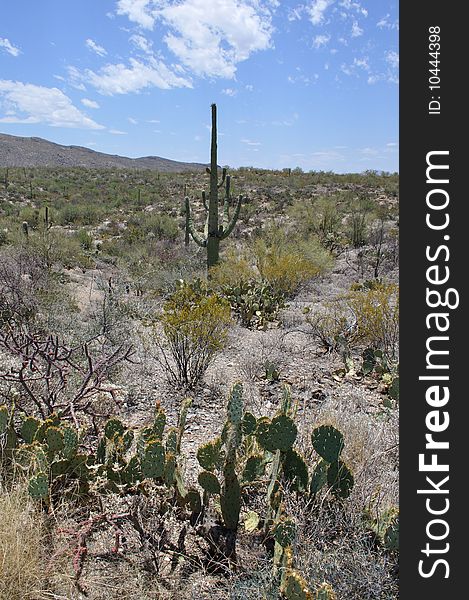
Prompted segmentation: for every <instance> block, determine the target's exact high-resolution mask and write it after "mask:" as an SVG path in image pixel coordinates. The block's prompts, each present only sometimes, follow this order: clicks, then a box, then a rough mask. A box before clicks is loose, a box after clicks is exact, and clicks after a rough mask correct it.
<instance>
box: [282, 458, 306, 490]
mask: <svg viewBox="0 0 469 600" xmlns="http://www.w3.org/2000/svg"><path fill="white" fill-rule="evenodd" d="M282 472H283V475H284V477H285V479H286V480H287V481H289V482H290V489H291V490H293V491H295V492H304V491H305V490H306V489H307V488H308V479H309V476H308V467H307V466H306V462H305V460H304V458H303V457H302V456H301V454H299V453H298V452H296V450H293V449H290V450H288V451H287V452H285V456H284V458H283V464H282Z"/></svg>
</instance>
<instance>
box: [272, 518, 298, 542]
mask: <svg viewBox="0 0 469 600" xmlns="http://www.w3.org/2000/svg"><path fill="white" fill-rule="evenodd" d="M273 533H274V538H275V541H276V542H277V543H278V544H280V546H282V548H286V547H287V546H291V545H292V544H293V541H294V539H295V535H296V525H295V522H294V521H293V519H289V518H287V517H282V518H281V519H280V521H278V523H276V524H275V526H274V531H273Z"/></svg>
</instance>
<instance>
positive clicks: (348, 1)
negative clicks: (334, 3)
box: [340, 0, 368, 17]
mask: <svg viewBox="0 0 469 600" xmlns="http://www.w3.org/2000/svg"><path fill="white" fill-rule="evenodd" d="M340 6H341V7H342V8H345V9H346V10H349V11H352V10H355V11H356V12H358V13H360V14H362V15H363V16H364V17H367V16H368V11H367V10H366V8H363V6H362V5H361V4H360V3H359V2H353V1H352V0H341V2H340Z"/></svg>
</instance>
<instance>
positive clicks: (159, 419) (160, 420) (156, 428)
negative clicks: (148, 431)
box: [152, 406, 166, 440]
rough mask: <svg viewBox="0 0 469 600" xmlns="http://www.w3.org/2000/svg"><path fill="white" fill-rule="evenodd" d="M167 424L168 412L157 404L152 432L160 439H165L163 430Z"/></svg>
mask: <svg viewBox="0 0 469 600" xmlns="http://www.w3.org/2000/svg"><path fill="white" fill-rule="evenodd" d="M165 425H166V414H165V413H164V411H163V409H162V408H161V406H157V407H156V410H155V418H154V419H153V427H152V433H153V436H154V437H155V438H157V439H159V440H162V439H163V432H164V428H165Z"/></svg>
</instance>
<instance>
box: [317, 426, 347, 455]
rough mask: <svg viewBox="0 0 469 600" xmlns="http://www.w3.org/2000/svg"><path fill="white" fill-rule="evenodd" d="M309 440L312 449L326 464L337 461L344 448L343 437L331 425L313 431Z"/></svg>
mask: <svg viewBox="0 0 469 600" xmlns="http://www.w3.org/2000/svg"><path fill="white" fill-rule="evenodd" d="M311 439H312V442H313V448H314V449H315V450H316V452H317V453H318V454H319V456H321V457H322V458H323V459H324V460H325V461H327V462H328V463H333V462H335V461H337V460H339V456H340V453H341V452H342V450H343V447H344V436H343V435H342V434H341V432H340V431H339V430H338V429H336V428H335V427H332V425H321V426H320V427H317V428H316V429H314V431H313V433H312V435H311Z"/></svg>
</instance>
